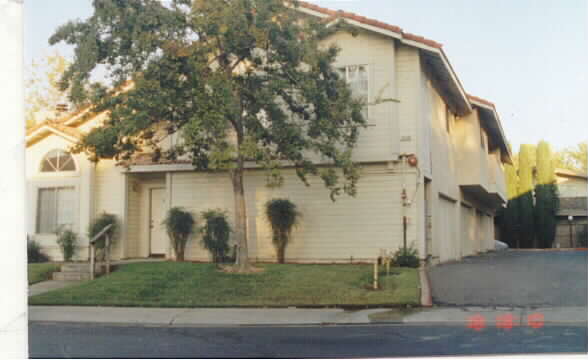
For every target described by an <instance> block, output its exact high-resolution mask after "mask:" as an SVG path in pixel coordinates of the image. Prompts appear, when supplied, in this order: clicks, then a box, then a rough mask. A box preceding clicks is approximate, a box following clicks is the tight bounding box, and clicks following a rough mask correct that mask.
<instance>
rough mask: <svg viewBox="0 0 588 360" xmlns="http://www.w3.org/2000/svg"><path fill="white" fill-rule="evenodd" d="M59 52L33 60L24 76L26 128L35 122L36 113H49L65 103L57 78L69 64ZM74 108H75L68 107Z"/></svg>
mask: <svg viewBox="0 0 588 360" xmlns="http://www.w3.org/2000/svg"><path fill="white" fill-rule="evenodd" d="M69 64H70V63H69V61H67V59H66V58H64V57H63V56H62V55H60V54H59V52H57V51H56V52H54V53H53V54H51V55H47V56H45V57H43V58H42V59H36V60H33V61H32V63H31V65H30V66H29V67H27V72H26V76H25V82H24V85H25V119H26V124H27V128H30V127H32V126H33V125H35V123H36V122H37V115H38V114H39V115H40V113H42V112H45V113H46V114H50V113H52V112H53V111H54V110H55V107H56V106H57V104H67V103H68V99H67V93H66V92H65V91H62V90H61V89H60V88H59V78H60V77H61V76H62V74H63V72H64V71H65V69H66V68H67V67H68V66H69ZM70 110H75V108H73V109H70Z"/></svg>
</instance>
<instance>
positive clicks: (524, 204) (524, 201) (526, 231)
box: [517, 144, 536, 248]
mask: <svg viewBox="0 0 588 360" xmlns="http://www.w3.org/2000/svg"><path fill="white" fill-rule="evenodd" d="M534 150H535V146H532V145H527V144H523V145H521V147H520V150H519V156H518V160H519V171H518V172H519V186H518V198H517V203H518V205H519V218H518V219H519V229H520V232H519V235H520V238H521V247H524V248H531V247H533V246H534V245H536V244H535V243H534V238H535V236H534V235H535V225H534V216H535V214H534V210H533V209H534V207H535V206H534V195H533V166H532V161H533V158H534V157H535V156H534V154H533V153H534Z"/></svg>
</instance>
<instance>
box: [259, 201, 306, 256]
mask: <svg viewBox="0 0 588 360" xmlns="http://www.w3.org/2000/svg"><path fill="white" fill-rule="evenodd" d="M265 214H266V216H267V218H268V220H269V223H270V225H271V228H272V242H273V244H274V247H275V248H276V252H277V256H278V263H280V264H283V263H284V258H285V255H286V247H287V246H288V243H289V242H290V240H291V234H292V229H293V228H294V226H296V225H297V224H298V220H299V219H300V213H299V212H298V210H297V209H296V204H294V203H293V202H291V201H290V200H288V199H272V200H270V201H268V202H267V203H266V204H265Z"/></svg>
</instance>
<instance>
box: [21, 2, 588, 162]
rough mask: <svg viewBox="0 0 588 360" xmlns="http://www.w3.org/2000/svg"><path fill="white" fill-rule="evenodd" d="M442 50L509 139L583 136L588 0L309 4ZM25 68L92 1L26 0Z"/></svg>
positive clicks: (557, 142) (587, 115) (562, 142)
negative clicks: (490, 105)
mask: <svg viewBox="0 0 588 360" xmlns="http://www.w3.org/2000/svg"><path fill="white" fill-rule="evenodd" d="M309 2H312V3H315V4H317V5H320V6H323V7H327V8H331V9H335V10H338V9H342V10H345V11H350V12H354V13H358V14H360V15H363V16H367V17H371V18H375V19H377V20H380V21H382V22H386V23H389V24H393V25H397V26H400V27H401V28H403V30H405V31H407V32H410V33H413V34H417V35H421V36H424V37H426V38H429V39H432V40H435V41H437V42H440V43H442V44H443V48H444V51H445V52H446V54H447V56H448V57H449V61H450V63H451V64H452V66H453V68H454V69H455V71H456V73H457V75H458V77H459V79H460V81H461V83H462V84H463V86H464V88H465V90H466V91H467V92H468V93H470V94H472V95H476V96H479V97H482V98H485V99H487V100H490V101H492V102H494V103H495V104H496V107H497V110H498V113H499V115H500V118H501V121H502V126H503V128H504V131H505V134H506V137H507V139H508V141H509V142H510V143H511V144H512V146H513V150H514V151H515V152H516V151H518V148H519V145H520V144H523V143H528V144H536V143H537V142H538V141H540V140H546V141H548V142H549V143H550V144H551V145H552V146H553V148H554V149H555V150H559V149H562V148H564V147H568V146H574V145H575V144H577V143H579V142H581V141H585V140H586V139H587V138H588V125H587V122H588V111H587V109H588V107H587V106H586V104H587V103H588V81H587V80H588V76H587V70H586V69H587V65H588V1H586V0H560V1H554V0H516V1H512V0H476V1H472V0H446V1H439V0H402V1H399V0H309ZM24 4H25V13H24V16H25V44H24V53H25V54H24V55H25V62H26V63H25V65H28V64H30V63H31V60H32V59H34V58H39V57H41V56H43V55H45V54H48V53H51V52H52V51H54V49H57V50H58V51H59V52H60V53H61V54H62V55H65V56H71V55H72V54H73V51H72V49H71V48H68V47H67V46H64V45H59V46H54V47H50V46H49V44H48V39H49V37H50V36H51V35H52V34H53V32H54V31H55V30H56V28H57V27H58V26H59V25H62V24H64V23H65V22H67V21H68V20H74V19H85V18H87V17H89V16H90V15H91V14H92V12H93V8H92V5H91V4H92V1H91V0H25V2H24Z"/></svg>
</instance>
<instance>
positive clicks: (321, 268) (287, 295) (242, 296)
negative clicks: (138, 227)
mask: <svg viewBox="0 0 588 360" xmlns="http://www.w3.org/2000/svg"><path fill="white" fill-rule="evenodd" d="M259 266H260V267H263V268H264V269H265V271H264V272H261V273H255V274H227V273H223V272H219V271H217V270H216V269H215V267H214V265H212V264H195V263H188V262H186V263H174V262H158V263H137V264H127V265H123V266H121V267H120V269H118V270H117V271H115V272H113V273H112V274H111V275H110V276H104V277H100V278H98V279H96V280H94V281H88V282H84V283H82V284H80V285H77V286H73V287H68V288H65V289H60V290H55V291H51V292H48V293H45V294H41V295H37V296H33V297H30V298H29V304H31V305H95V306H102V305H104V306H153V307H198V306H202V307H213V306H302V305H369V304H371V305H375V304H378V305H401V304H412V305H416V304H418V303H419V290H418V283H419V280H418V272H417V270H416V269H408V268H394V269H393V271H394V272H396V273H397V274H396V275H390V276H381V277H380V283H381V284H382V286H383V289H382V290H378V291H373V290H368V289H366V288H365V287H366V285H368V284H369V282H370V281H371V274H372V271H373V270H372V269H373V267H372V266H371V265H293V264H285V265H279V264H265V265H259Z"/></svg>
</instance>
